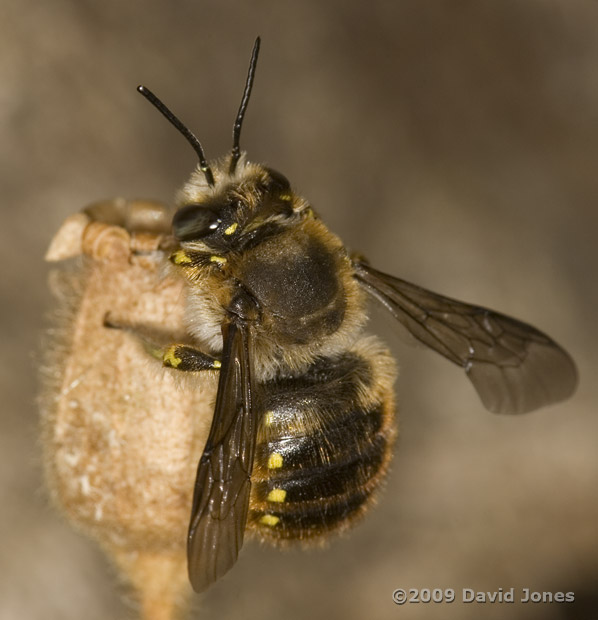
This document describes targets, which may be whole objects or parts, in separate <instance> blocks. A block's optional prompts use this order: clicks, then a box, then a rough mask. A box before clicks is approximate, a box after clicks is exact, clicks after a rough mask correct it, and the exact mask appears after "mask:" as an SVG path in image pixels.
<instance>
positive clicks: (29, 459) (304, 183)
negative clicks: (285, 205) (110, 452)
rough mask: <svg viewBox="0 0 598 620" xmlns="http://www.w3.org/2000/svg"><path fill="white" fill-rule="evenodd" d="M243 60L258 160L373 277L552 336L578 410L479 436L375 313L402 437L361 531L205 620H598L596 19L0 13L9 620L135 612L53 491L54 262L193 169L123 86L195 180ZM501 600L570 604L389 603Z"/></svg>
mask: <svg viewBox="0 0 598 620" xmlns="http://www.w3.org/2000/svg"><path fill="white" fill-rule="evenodd" d="M257 34H260V35H261V36H262V55H261V59H260V64H259V67H258V74H257V80H256V85H255V89H254V95H253V99H252V102H251V105H250V108H249V112H248V115H247V120H246V124H245V128H244V133H243V139H242V144H243V147H244V148H246V149H247V150H248V151H249V154H250V157H251V158H252V159H254V160H256V161H263V162H266V163H268V164H270V165H272V166H274V167H275V168H278V169H279V170H281V171H282V172H283V173H285V174H286V175H287V176H288V177H289V178H290V179H291V180H292V182H293V183H294V185H295V187H296V188H297V189H298V190H300V191H301V192H303V193H304V194H305V195H306V196H307V197H308V198H309V199H310V200H311V201H312V203H313V204H314V206H315V207H316V208H317V209H318V210H319V211H320V213H321V214H322V216H323V217H324V219H325V220H326V221H327V222H328V223H329V225H330V227H331V228H332V229H333V230H334V231H335V232H337V233H338V234H340V235H341V236H342V237H343V239H344V240H345V241H346V243H347V244H348V245H349V246H350V247H352V248H355V249H360V250H361V251H363V252H364V253H366V254H367V255H368V256H369V257H370V259H371V261H372V262H373V264H374V265H376V266H379V268H381V269H384V270H386V271H388V272H390V273H394V274H396V275H399V276H402V277H404V278H406V279H409V280H412V281H415V282H417V283H419V284H421V285H423V286H426V287H428V288H431V289H432V290H436V291H438V292H441V293H444V294H447V295H450V296H453V297H457V298H459V299H464V300H467V301H472V302H476V303H480V304H484V305H487V306H489V307H492V308H497V309H500V310H502V311H503V312H506V313H508V314H512V315H515V316H517V317H519V318H522V319H524V320H527V321H529V322H531V323H533V324H535V325H537V326H538V327H540V328H541V329H543V330H545V331H546V332H547V333H549V334H551V335H552V336H553V337H554V338H555V339H556V340H557V341H559V342H562V343H563V344H565V345H566V346H567V348H568V349H569V350H570V352H571V353H572V355H573V356H574V357H575V359H576V361H577V363H578V366H579V369H580V374H581V384H580V387H579V390H578V392H577V394H576V396H575V397H574V398H573V399H572V400H571V401H569V402H567V403H566V404H562V405H557V406H553V407H551V408H548V409H546V410H543V411H540V412H537V413H534V414H530V415H528V416H524V417H520V418H508V417H498V416H493V415H491V414H489V413H487V412H486V411H485V410H484V409H483V408H482V406H481V404H480V402H479V401H478V399H477V396H476V395H475V393H474V391H473V388H472V387H471V386H470V385H469V382H468V381H467V380H466V378H465V377H464V376H463V373H462V372H461V371H460V370H459V369H456V368H453V367H451V365H450V364H447V363H445V362H444V361H443V360H442V359H440V358H437V356H435V355H433V354H432V353H428V352H426V351H424V350H418V349H413V348H410V347H409V346H405V345H404V344H403V343H402V341H401V340H400V339H399V338H398V337H397V336H396V335H395V334H394V332H393V326H392V324H391V321H390V319H388V318H386V317H385V316H384V315H383V314H382V313H379V312H375V313H374V319H373V326H372V327H373V329H375V330H376V331H377V332H378V333H380V334H381V335H383V336H384V338H385V339H386V340H387V341H388V342H389V343H390V344H391V346H392V348H393V350H394V351H395V352H396V355H397V357H398V358H399V360H400V365H401V377H400V379H399V383H398V393H399V400H400V406H401V418H400V420H401V437H400V441H399V446H398V449H397V454H396V458H395V461H394V466H393V470H392V473H391V476H390V479H389V482H388V485H387V489H386V492H385V493H384V495H383V496H382V497H381V500H380V502H379V506H378V508H377V509H376V510H375V511H373V512H372V513H371V515H370V516H369V518H368V519H366V520H365V521H364V523H363V524H362V525H361V526H360V527H359V528H357V529H356V530H355V531H354V532H353V534H352V535H351V536H350V537H348V538H346V539H342V540H337V541H335V543H334V544H333V545H332V547H331V548H330V549H329V550H328V551H324V552H313V553H308V554H301V553H294V552H293V553H286V554H281V553H278V552H276V551H273V550H270V549H268V548H261V547H260V546H259V545H258V544H250V545H247V547H246V548H245V549H244V551H243V553H242V556H241V559H240V561H239V563H238V565H237V566H236V568H235V569H234V570H233V571H232V572H231V573H230V575H229V576H227V577H226V578H225V579H223V580H222V581H221V582H219V583H218V584H217V585H216V586H215V587H213V588H212V589H211V590H210V591H209V592H208V594H207V595H206V596H205V599H204V600H203V603H202V605H201V609H200V610H199V611H198V612H197V617H198V618H236V617H243V618H247V619H252V618H260V620H269V619H279V618H281V617H284V618H287V619H291V618H306V617H309V618H310V619H311V620H320V619H324V618H346V619H351V620H353V619H359V618H364V617H369V618H382V619H386V618H397V617H399V616H400V617H402V618H436V617H438V618H440V617H442V618H465V619H467V618H479V617H485V618H503V617H505V616H506V614H507V613H508V614H509V617H511V618H543V619H548V620H551V619H561V618H563V619H568V618H590V617H596V615H595V614H598V593H597V586H598V583H597V576H598V571H597V569H598V535H597V528H598V521H597V512H598V510H597V508H598V498H597V497H596V490H597V489H598V467H597V466H598V457H597V455H596V443H597V442H596V437H597V431H598V419H597V416H596V404H597V396H598V387H597V385H598V382H597V381H596V366H597V363H598V355H597V351H596V349H597V346H598V342H597V338H596V332H597V330H596V319H595V313H596V308H597V307H598V287H597V286H596V274H595V272H596V266H597V258H598V251H597V250H596V233H597V232H598V209H597V204H596V203H597V198H598V173H597V172H598V170H597V164H598V73H597V71H596V67H597V66H598V4H596V3H595V2H594V1H590V0H588V1H581V0H559V1H550V0H544V1H532V0H513V1H508V0H501V1H499V0H496V1H494V2H490V1H483V0H471V1H464V2H442V1H436V2H419V1H418V0H397V1H394V2H390V1H388V2H387V1H383V0H369V1H368V2H359V1H357V2H352V3H347V2H342V1H340V0H329V1H324V2H322V1H318V0H304V1H303V2H285V1H280V2H274V1H272V2H267V1H265V0H262V1H254V2H233V1H219V2H218V1H215V0H209V1H202V0H195V1H191V0H183V1H179V2H165V1H162V2H160V1H159V0H151V1H146V2H128V3H124V2H117V1H116V0H103V1H102V2H92V1H90V0H77V1H75V0H55V1H53V2H35V1H29V2H28V1H25V2H19V1H18V0H4V1H3V2H2V3H1V4H0V119H1V120H0V122H1V123H2V126H1V135H2V139H1V142H0V158H1V165H0V179H1V196H2V202H3V204H2V210H1V213H2V218H3V222H2V226H1V228H0V236H1V238H0V253H1V254H0V264H1V265H2V279H1V286H2V302H3V303H2V306H1V309H0V312H1V315H2V320H1V322H0V325H1V326H2V330H3V334H2V349H3V363H2V366H1V370H0V384H1V388H2V403H3V411H2V417H1V419H2V431H1V433H0V480H1V484H2V490H1V492H2V501H1V507H0V517H1V520H0V618H2V619H5V618H6V619H12V618H21V619H32V620H37V619H41V618H44V619H45V620H52V619H55V618H56V619H58V618H60V619H61V620H67V619H75V618H77V619H78V618H83V617H85V618H88V619H90V620H95V619H100V618H116V617H128V614H131V610H130V609H129V608H128V607H127V605H126V604H124V603H122V602H121V601H120V599H119V597H118V595H117V585H116V579H115V577H114V575H113V574H112V572H111V570H110V568H109V567H108V566H107V564H106V562H105V560H104V559H103V557H102V556H101V554H100V553H99V552H98V551H97V550H96V549H95V547H94V546H93V545H92V544H91V543H89V542H88V541H87V540H86V539H84V538H82V537H80V536H79V535H78V534H76V533H74V532H73V531H72V530H71V529H70V528H69V526H68V525H67V524H65V523H64V522H63V521H62V520H61V518H60V517H59V516H58V515H57V514H56V513H55V512H54V511H53V510H52V509H51V508H49V507H48V506H47V500H46V497H45V494H44V491H43V488H42V480H41V470H40V464H39V449H38V445H37V443H36V442H37V428H36V426H37V411H36V407H35V403H34V398H35V393H36V389H37V387H36V385H37V379H36V371H35V367H36V361H35V355H36V353H35V352H36V351H37V347H38V341H39V334H40V330H41V329H42V323H43V322H42V316H43V314H44V312H45V311H47V310H48V309H49V308H50V307H51V299H50V295H49V293H48V290H47V286H46V276H47V271H48V267H47V265H46V264H44V262H43V255H44V252H45V249H46V247H47V245H48V243H49V241H50V239H51V237H52V235H53V233H54V232H55V231H56V230H57V228H58V227H59V225H60V224H61V222H62V221H63V219H64V218H65V217H66V216H67V215H69V214H70V213H73V212H74V211H77V210H79V209H80V208H81V207H83V206H85V205H86V204H88V203H90V202H92V201H95V200H97V199H100V198H110V197H114V196H118V195H122V196H126V197H131V198H136V197H147V198H154V199H160V200H164V201H170V200H171V197H172V196H173V194H174V191H175V189H176V188H177V187H178V186H179V185H180V184H181V182H182V181H183V180H184V179H185V177H186V176H187V175H188V173H189V172H190V170H191V169H192V167H193V166H194V165H195V156H194V153H193V152H192V151H191V149H190V148H189V147H188V145H187V144H186V143H185V142H184V140H183V139H182V138H181V137H180V136H179V135H178V134H177V133H176V132H175V131H174V130H173V129H172V128H171V127H170V126H169V125H168V124H167V123H166V122H165V121H164V119H162V118H161V117H160V116H159V115H158V113H157V112H156V111H155V110H153V109H152V108H151V107H150V106H149V105H148V104H147V103H146V102H145V101H143V100H142V98H141V97H140V96H139V95H138V94H136V93H135V86H136V85H137V84H138V83H144V84H146V85H148V86H149V87H150V88H152V89H153V90H154V91H155V92H156V93H158V94H159V96H160V97H162V98H163V99H164V100H165V101H166V102H167V103H168V105H170V106H171V107H172V109H173V110H174V111H175V112H176V113H177V114H179V115H180V117H181V118H182V119H183V120H185V121H186V122H187V123H188V124H189V125H190V127H191V128H192V129H193V130H194V131H195V132H196V133H197V134H198V135H199V137H200V139H201V140H202V142H203V144H204V146H205V148H206V151H207V153H208V155H209V156H211V157H214V156H218V155H220V154H223V153H224V152H225V151H226V150H227V149H229V148H230V129H231V124H232V120H233V117H234V114H235V113H236V110H237V106H238V102H239V97H240V94H241V91H242V88H243V82H244V79H245V73H246V67H247V63H248V60H249V54H250V50H251V46H252V44H253V40H254V38H255V36H256V35H257ZM511 586H514V587H515V588H516V590H517V592H518V593H520V592H521V588H523V587H529V588H531V589H534V590H540V591H542V590H548V591H565V592H567V591H573V592H575V595H576V599H577V602H576V603H575V605H566V604H560V605H559V604H552V605H549V604H537V605H532V604H527V605H508V606H505V605H497V604H495V605H491V604H485V605H482V604H470V605H459V604H456V603H453V604H452V605H434V604H428V605H423V604H419V605H415V604H413V605H405V606H404V607H402V608H397V607H396V606H395V605H394V604H393V603H392V600H391V592H392V591H393V589H395V588H397V587H403V588H410V587H419V588H422V587H429V588H433V587H440V588H444V587H452V588H455V589H456V590H457V591H458V593H459V594H460V590H461V588H463V587H469V588H474V589H477V590H490V591H493V590H497V589H498V588H499V587H502V588H505V589H507V588H509V587H511ZM505 607H507V609H505ZM592 611H593V612H594V615H592Z"/></svg>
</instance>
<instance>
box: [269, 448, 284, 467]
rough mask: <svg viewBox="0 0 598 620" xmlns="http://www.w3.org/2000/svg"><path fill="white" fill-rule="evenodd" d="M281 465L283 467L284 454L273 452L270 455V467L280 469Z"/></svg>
mask: <svg viewBox="0 0 598 620" xmlns="http://www.w3.org/2000/svg"><path fill="white" fill-rule="evenodd" d="M279 467H282V454H280V453H278V452H273V453H272V454H271V455H270V456H269V457H268V469H278V468H279Z"/></svg>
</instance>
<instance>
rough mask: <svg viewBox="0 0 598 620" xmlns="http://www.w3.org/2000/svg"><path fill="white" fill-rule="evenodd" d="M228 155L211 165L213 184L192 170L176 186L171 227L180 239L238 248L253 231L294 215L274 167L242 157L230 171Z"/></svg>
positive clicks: (223, 248) (288, 194)
mask: <svg viewBox="0 0 598 620" xmlns="http://www.w3.org/2000/svg"><path fill="white" fill-rule="evenodd" d="M229 163H230V160H229V158H226V159H225V160H224V161H223V162H218V163H217V164H216V165H215V167H214V175H215V185H214V187H212V188H206V186H205V179H204V178H202V177H201V176H200V175H201V173H199V172H196V173H195V174H194V176H193V177H192V178H191V179H190V181H189V182H188V183H187V184H186V185H185V187H184V188H183V190H182V192H181V196H180V203H181V205H182V206H180V207H179V209H178V210H177V212H176V213H175V214H174V217H173V219H172V233H173V235H174V237H175V238H176V239H177V240H178V241H179V242H180V243H183V244H184V243H187V242H188V243H194V242H199V243H201V244H202V245H205V246H207V247H209V248H211V249H214V250H216V249H218V250H221V251H226V250H227V249H229V250H230V249H233V248H238V249H241V248H242V247H243V246H244V245H245V244H246V243H247V242H249V241H250V240H252V239H254V238H255V236H256V234H257V231H258V230H261V231H262V234H260V237H262V238H263V230H262V229H264V228H265V229H266V230H268V231H274V228H275V227H276V228H280V226H283V225H285V222H288V221H290V220H291V219H292V218H293V217H294V209H293V206H294V202H295V200H296V198H295V195H294V194H293V192H292V190H291V186H290V183H289V181H288V180H287V179H286V177H284V176H283V175H282V174H280V173H279V172H276V171H275V170H272V169H270V168H266V167H265V166H260V165H258V164H253V163H244V164H243V165H242V166H241V167H240V169H239V171H238V173H237V174H236V175H235V176H234V177H233V176H231V175H230V174H229V173H228V165H229Z"/></svg>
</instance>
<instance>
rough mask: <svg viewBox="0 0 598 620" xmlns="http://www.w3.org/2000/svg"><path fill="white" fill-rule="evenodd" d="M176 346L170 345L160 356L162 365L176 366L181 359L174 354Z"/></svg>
mask: <svg viewBox="0 0 598 620" xmlns="http://www.w3.org/2000/svg"><path fill="white" fill-rule="evenodd" d="M175 350H176V346H174V347H170V348H169V349H168V350H167V351H166V353H164V355H163V356H162V362H163V364H164V366H170V367H171V368H176V367H177V366H178V365H179V364H180V363H181V362H182V361H183V360H182V359H181V358H180V357H177V356H176V355H175V353H174V352H175Z"/></svg>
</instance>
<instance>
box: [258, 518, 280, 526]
mask: <svg viewBox="0 0 598 620" xmlns="http://www.w3.org/2000/svg"><path fill="white" fill-rule="evenodd" d="M279 521H280V519H279V518H278V517H275V516H274V515H264V516H263V517H262V518H261V519H260V523H261V524H262V525H269V526H270V527H273V526H274V525H276V524H277V523H278V522H279Z"/></svg>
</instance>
